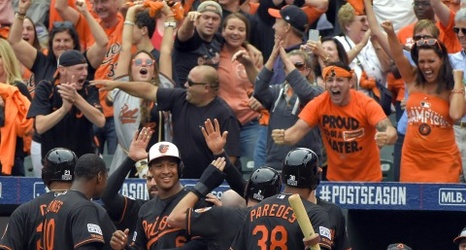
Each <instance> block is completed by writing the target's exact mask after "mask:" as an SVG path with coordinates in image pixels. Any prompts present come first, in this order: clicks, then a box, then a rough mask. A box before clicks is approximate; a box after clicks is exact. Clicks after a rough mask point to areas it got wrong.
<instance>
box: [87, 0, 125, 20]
mask: <svg viewBox="0 0 466 250" xmlns="http://www.w3.org/2000/svg"><path fill="white" fill-rule="evenodd" d="M119 4H120V1H119V0H93V1H92V10H93V11H94V12H95V13H96V14H97V15H98V16H99V18H100V19H102V20H106V21H108V20H111V19H115V18H117V14H118V10H119V7H120V6H119Z"/></svg>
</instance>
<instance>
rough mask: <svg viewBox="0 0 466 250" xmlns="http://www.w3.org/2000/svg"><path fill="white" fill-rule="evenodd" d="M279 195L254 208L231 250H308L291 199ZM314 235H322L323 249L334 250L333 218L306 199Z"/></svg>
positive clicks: (287, 195)
mask: <svg viewBox="0 0 466 250" xmlns="http://www.w3.org/2000/svg"><path fill="white" fill-rule="evenodd" d="M290 195H291V194H277V195H274V196H271V197H269V198H267V199H265V200H263V201H262V202H261V203H259V204H257V205H255V206H253V207H252V208H251V210H250V211H249V214H248V215H247V217H246V221H245V223H244V224H243V227H242V228H241V231H240V232H239V234H238V235H237V236H236V239H235V241H234V242H233V245H232V246H231V249H234V250H243V249H249V250H255V249H297V250H299V249H304V247H305V246H304V243H303V238H304V236H303V233H302V231H301V229H300V227H299V225H298V220H297V219H296V217H295V215H294V213H293V208H291V206H290V204H289V202H288V197H289V196H290ZM302 201H303V204H304V208H305V209H306V212H307V215H308V216H309V218H310V219H311V223H312V226H313V228H314V231H315V232H316V233H318V234H320V243H319V245H320V248H321V249H332V248H331V246H330V244H331V233H330V229H329V218H328V214H327V212H326V211H325V210H324V209H323V208H321V207H320V206H318V205H316V204H313V203H311V202H309V201H307V200H305V199H302Z"/></svg>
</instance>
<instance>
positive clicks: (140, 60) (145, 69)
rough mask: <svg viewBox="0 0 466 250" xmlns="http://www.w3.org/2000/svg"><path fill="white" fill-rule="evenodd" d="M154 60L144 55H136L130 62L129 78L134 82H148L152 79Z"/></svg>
mask: <svg viewBox="0 0 466 250" xmlns="http://www.w3.org/2000/svg"><path fill="white" fill-rule="evenodd" d="M154 68H155V60H154V59H152V58H151V57H150V56H149V55H148V54H146V53H139V54H137V55H136V56H135V57H134V59H133V60H132V64H131V77H132V79H133V80H134V81H141V82H150V81H151V80H152V78H153V77H154Z"/></svg>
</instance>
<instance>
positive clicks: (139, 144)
mask: <svg viewBox="0 0 466 250" xmlns="http://www.w3.org/2000/svg"><path fill="white" fill-rule="evenodd" d="M152 134H153V131H152V130H151V129H150V128H146V127H144V128H142V129H141V132H138V131H136V133H135V135H134V138H133V140H132V141H131V145H130V146H129V152H128V157H126V159H125V160H124V161H123V162H122V163H121V165H120V166H119V167H118V168H117V169H116V170H115V171H114V172H113V173H112V174H111V175H110V176H109V177H108V179H107V187H106V188H105V190H104V192H103V194H102V196H101V199H102V202H103V203H104V204H105V207H106V209H107V211H108V212H109V214H111V215H112V216H113V217H114V218H113V219H115V220H121V219H122V217H123V211H124V208H125V197H124V196H123V195H121V194H120V193H118V190H120V188H121V186H122V185H123V182H124V181H125V179H126V176H127V175H128V173H129V172H130V171H131V169H132V168H133V166H134V164H135V163H136V162H137V161H139V160H142V159H145V158H147V152H146V147H147V144H148V143H149V141H150V138H151V136H152Z"/></svg>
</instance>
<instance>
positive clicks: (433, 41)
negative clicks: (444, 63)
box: [416, 38, 443, 51]
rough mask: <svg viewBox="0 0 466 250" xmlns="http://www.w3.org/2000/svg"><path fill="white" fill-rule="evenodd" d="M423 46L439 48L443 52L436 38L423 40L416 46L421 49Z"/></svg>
mask: <svg viewBox="0 0 466 250" xmlns="http://www.w3.org/2000/svg"><path fill="white" fill-rule="evenodd" d="M422 45H429V46H437V47H438V48H439V50H440V51H443V50H442V47H441V46H440V44H439V43H438V41H437V39H435V38H429V39H421V40H418V41H416V46H418V47H420V46H422Z"/></svg>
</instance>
